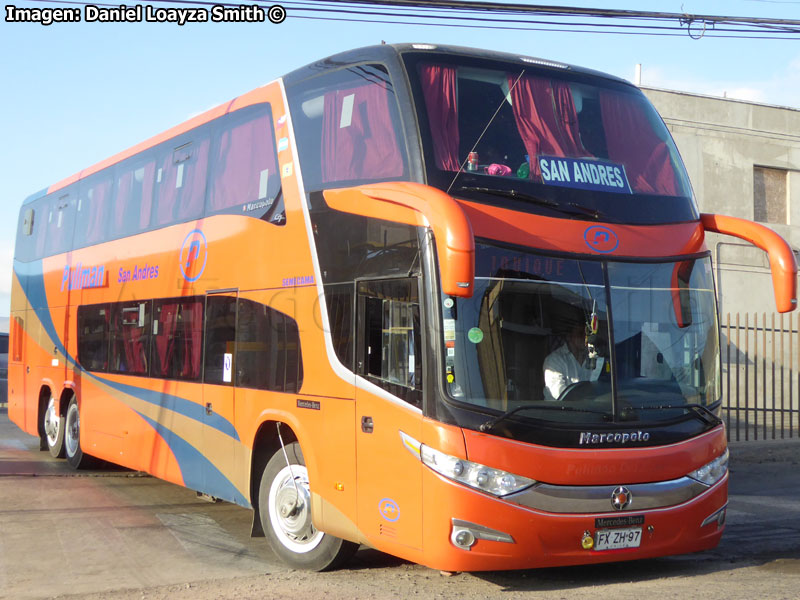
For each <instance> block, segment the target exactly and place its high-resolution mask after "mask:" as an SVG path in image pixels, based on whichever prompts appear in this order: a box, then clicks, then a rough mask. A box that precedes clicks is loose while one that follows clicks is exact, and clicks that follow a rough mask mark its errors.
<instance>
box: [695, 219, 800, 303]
mask: <svg viewBox="0 0 800 600" xmlns="http://www.w3.org/2000/svg"><path fill="white" fill-rule="evenodd" d="M700 221H701V222H702V224H703V228H704V229H705V230H706V231H713V232H714V233H721V234H724V235H732V236H734V237H738V238H741V239H743V240H745V241H748V242H750V243H751V244H753V245H754V246H757V247H758V248H761V249H762V250H763V251H764V252H766V253H767V255H768V256H769V268H770V271H771V272H772V287H773V289H774V290H775V304H776V306H777V309H778V312H782V313H785V312H790V311H793V310H794V309H795V308H797V260H796V259H795V256H794V252H793V251H792V247H791V246H790V245H789V244H788V243H787V242H786V240H784V239H783V238H782V237H781V236H780V235H778V234H777V233H775V232H774V231H772V230H771V229H770V228H769V227H765V226H764V225H761V224H759V223H754V222H752V221H747V220H745V219H739V218H736V217H726V216H723V215H715V214H711V213H703V214H701V215H700Z"/></svg>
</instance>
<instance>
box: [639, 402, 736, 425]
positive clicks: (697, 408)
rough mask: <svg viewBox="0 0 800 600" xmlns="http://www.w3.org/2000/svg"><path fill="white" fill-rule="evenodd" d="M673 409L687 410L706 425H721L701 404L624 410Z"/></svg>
mask: <svg viewBox="0 0 800 600" xmlns="http://www.w3.org/2000/svg"><path fill="white" fill-rule="evenodd" d="M675 408H683V409H686V410H688V411H689V412H690V413H691V414H692V415H694V416H696V417H697V418H698V419H700V420H701V421H703V423H705V424H706V425H710V426H713V427H716V426H717V425H720V424H721V423H722V419H720V418H719V417H718V416H717V415H715V414H714V413H713V412H712V411H710V410H709V409H708V408H706V407H705V406H703V405H702V404H659V405H658V406H628V407H626V409H630V410H669V409H675Z"/></svg>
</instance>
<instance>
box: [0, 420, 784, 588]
mask: <svg viewBox="0 0 800 600" xmlns="http://www.w3.org/2000/svg"><path fill="white" fill-rule="evenodd" d="M730 492H731V494H730V503H729V510H728V525H727V529H726V532H725V535H724V536H723V540H722V543H721V544H720V546H719V547H718V548H716V549H714V550H712V551H709V552H705V553H701V554H697V555H691V556H680V557H667V558H662V559H656V560H648V561H639V562H634V563H619V564H613V565H605V566H594V567H571V568H564V569H543V570H536V571H517V572H509V573H483V574H460V575H456V576H452V577H446V576H444V575H442V574H440V573H438V572H435V571H431V570H429V569H426V568H424V567H420V566H419V565H413V564H409V563H406V562H404V561H400V560H398V559H395V558H393V557H390V556H387V555H384V554H381V553H379V552H375V551H372V550H361V551H359V553H358V554H357V555H356V557H355V558H354V559H353V560H352V562H351V563H350V564H349V565H348V568H346V569H343V570H341V571H338V572H336V573H328V574H315V573H301V572H295V571H291V570H289V569H287V568H286V567H285V566H283V565H282V564H281V563H279V562H278V561H277V560H276V558H275V557H274V555H273V554H272V552H271V551H270V549H269V548H268V546H267V544H266V542H265V541H264V540H263V539H262V538H254V539H252V538H250V537H249V531H250V518H251V513H250V511H248V510H245V509H243V508H240V507H237V506H234V505H231V504H227V503H209V502H207V501H204V500H201V499H198V498H197V497H196V495H195V493H194V492H191V491H189V490H186V489H184V488H181V487H178V486H174V485H171V484H168V483H165V482H162V481H159V480H157V479H154V478H152V477H148V476H143V475H141V474H138V473H132V472H129V471H125V470H122V469H114V468H106V469H103V470H99V471H86V472H80V473H77V472H75V471H72V470H71V469H70V468H69V467H68V466H67V465H66V463H65V462H64V461H60V460H54V459H52V458H51V457H50V455H49V454H48V453H47V452H40V451H39V450H38V440H37V439H36V438H34V437H32V436H29V435H27V434H24V433H22V432H21V431H19V430H18V429H17V428H16V427H15V426H14V425H13V424H11V423H10V422H9V421H8V417H7V414H6V410H5V409H3V408H0V598H9V599H14V600H17V599H27V598H73V597H77V598H91V599H97V600H99V599H101V598H102V599H104V600H105V599H107V598H120V599H122V598H125V599H128V598H130V599H133V598H136V599H137V600H138V599H143V598H148V599H149V598H170V599H171V598H192V599H197V598H237V599H239V598H287V597H294V598H321V597H325V598H332V599H337V598H342V599H344V598H348V599H352V598H362V597H363V598H406V597H412V596H415V595H416V596H420V597H429V598H434V597H438V598H450V597H453V598H455V597H460V598H468V599H470V598H474V599H477V598H487V597H497V598H501V597H502V598H504V599H505V598H570V599H580V598H593V599H597V598H606V597H614V598H615V599H616V598H642V597H647V596H656V597H658V599H659V600H664V599H666V598H681V599H682V600H685V599H686V598H687V597H690V598H748V599H750V598H765V599H778V598H781V599H783V598H785V599H796V598H800V440H798V439H796V438H795V439H792V440H784V441H776V442H771V441H770V442H741V443H734V444H733V445H732V446H731V479H730Z"/></svg>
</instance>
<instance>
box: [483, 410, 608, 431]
mask: <svg viewBox="0 0 800 600" xmlns="http://www.w3.org/2000/svg"><path fill="white" fill-rule="evenodd" d="M523 410H554V411H559V412H580V413H590V414H593V415H602V416H604V417H611V414H610V413H607V412H603V411H601V410H589V409H586V408H576V407H574V406H566V405H564V404H523V405H522V406H517V407H516V408H512V409H511V410H509V411H506V412H504V413H503V414H502V415H498V416H496V417H494V418H492V419H489V420H488V421H486V422H485V423H481V426H480V427H478V429H479V430H480V431H490V430H491V429H492V428H493V427H494V426H495V425H497V424H498V423H500V422H501V421H505V420H506V419H507V418H509V417H511V416H513V415H515V414H517V413H518V412H521V411H523Z"/></svg>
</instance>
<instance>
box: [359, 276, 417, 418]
mask: <svg viewBox="0 0 800 600" xmlns="http://www.w3.org/2000/svg"><path fill="white" fill-rule="evenodd" d="M418 290H419V288H418V282H417V280H416V279H386V280H382V281H362V282H359V290H358V293H359V306H360V309H359V316H360V320H359V326H360V327H359V329H360V331H361V335H360V340H359V360H358V372H359V374H360V375H363V376H365V377H366V378H367V379H369V380H370V381H372V382H373V383H375V384H376V385H379V386H380V387H382V388H383V389H385V390H386V391H388V392H390V393H392V394H394V395H395V396H398V397H399V398H402V399H403V400H405V401H406V402H409V403H410V404H413V405H414V406H422V343H421V342H422V339H421V330H420V309H419V295H418Z"/></svg>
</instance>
